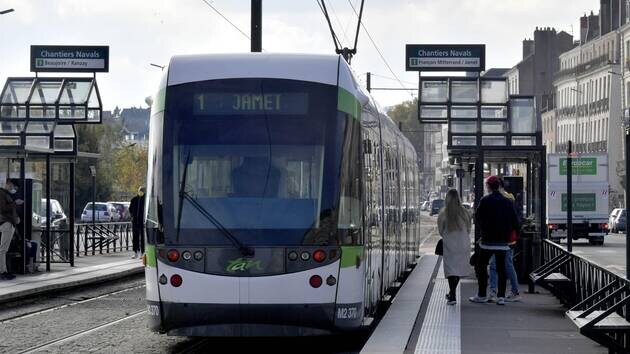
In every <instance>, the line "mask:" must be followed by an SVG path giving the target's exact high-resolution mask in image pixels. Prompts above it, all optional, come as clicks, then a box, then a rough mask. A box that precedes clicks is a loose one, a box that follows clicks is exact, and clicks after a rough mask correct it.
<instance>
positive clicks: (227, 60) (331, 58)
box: [168, 53, 358, 92]
mask: <svg viewBox="0 0 630 354" xmlns="http://www.w3.org/2000/svg"><path fill="white" fill-rule="evenodd" d="M235 78H274V79H289V80H300V81H309V82H316V83H322V84H328V85H334V86H337V85H339V86H341V87H343V88H345V89H347V90H348V91H350V92H356V90H357V86H358V85H357V84H356V82H355V80H354V79H353V75H352V72H351V69H350V68H349V66H348V65H347V64H346V62H345V61H344V60H343V59H342V58H341V56H339V55H330V54H279V53H240V54H198V55H179V56H174V57H173V58H171V62H170V63H169V72H168V86H173V85H179V84H184V83H189V82H198V81H206V80H219V79H235Z"/></svg>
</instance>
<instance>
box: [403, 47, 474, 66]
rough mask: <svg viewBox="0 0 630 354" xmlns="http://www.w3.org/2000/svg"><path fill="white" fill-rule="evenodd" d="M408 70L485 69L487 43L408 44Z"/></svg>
mask: <svg viewBox="0 0 630 354" xmlns="http://www.w3.org/2000/svg"><path fill="white" fill-rule="evenodd" d="M405 52H406V55H405V59H406V61H405V63H406V64H405V66H406V69H407V71H484V70H486V46H485V44H407V46H406V51H405Z"/></svg>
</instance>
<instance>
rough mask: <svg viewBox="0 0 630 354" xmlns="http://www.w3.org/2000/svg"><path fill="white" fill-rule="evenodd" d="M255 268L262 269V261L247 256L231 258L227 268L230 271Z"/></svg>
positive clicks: (243, 270)
mask: <svg viewBox="0 0 630 354" xmlns="http://www.w3.org/2000/svg"><path fill="white" fill-rule="evenodd" d="M252 268H255V269H256V270H262V269H263V268H262V265H261V263H260V261H258V260H253V259H246V258H238V259H234V260H231V261H230V262H229V263H228V266H227V267H226V268H225V270H227V271H228V272H230V273H234V272H245V271H247V270H249V269H252Z"/></svg>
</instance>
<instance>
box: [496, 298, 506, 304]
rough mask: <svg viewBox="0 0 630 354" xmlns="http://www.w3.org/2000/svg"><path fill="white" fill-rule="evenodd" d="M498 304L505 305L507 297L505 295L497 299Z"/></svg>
mask: <svg viewBox="0 0 630 354" xmlns="http://www.w3.org/2000/svg"><path fill="white" fill-rule="evenodd" d="M497 305H501V306H503V305H505V298H504V297H500V298H498V299H497Z"/></svg>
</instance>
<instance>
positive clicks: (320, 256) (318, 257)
mask: <svg viewBox="0 0 630 354" xmlns="http://www.w3.org/2000/svg"><path fill="white" fill-rule="evenodd" d="M325 259H326V252H324V251H322V250H317V251H315V252H313V260H314V261H315V262H317V263H321V262H323V261H324V260H325Z"/></svg>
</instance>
